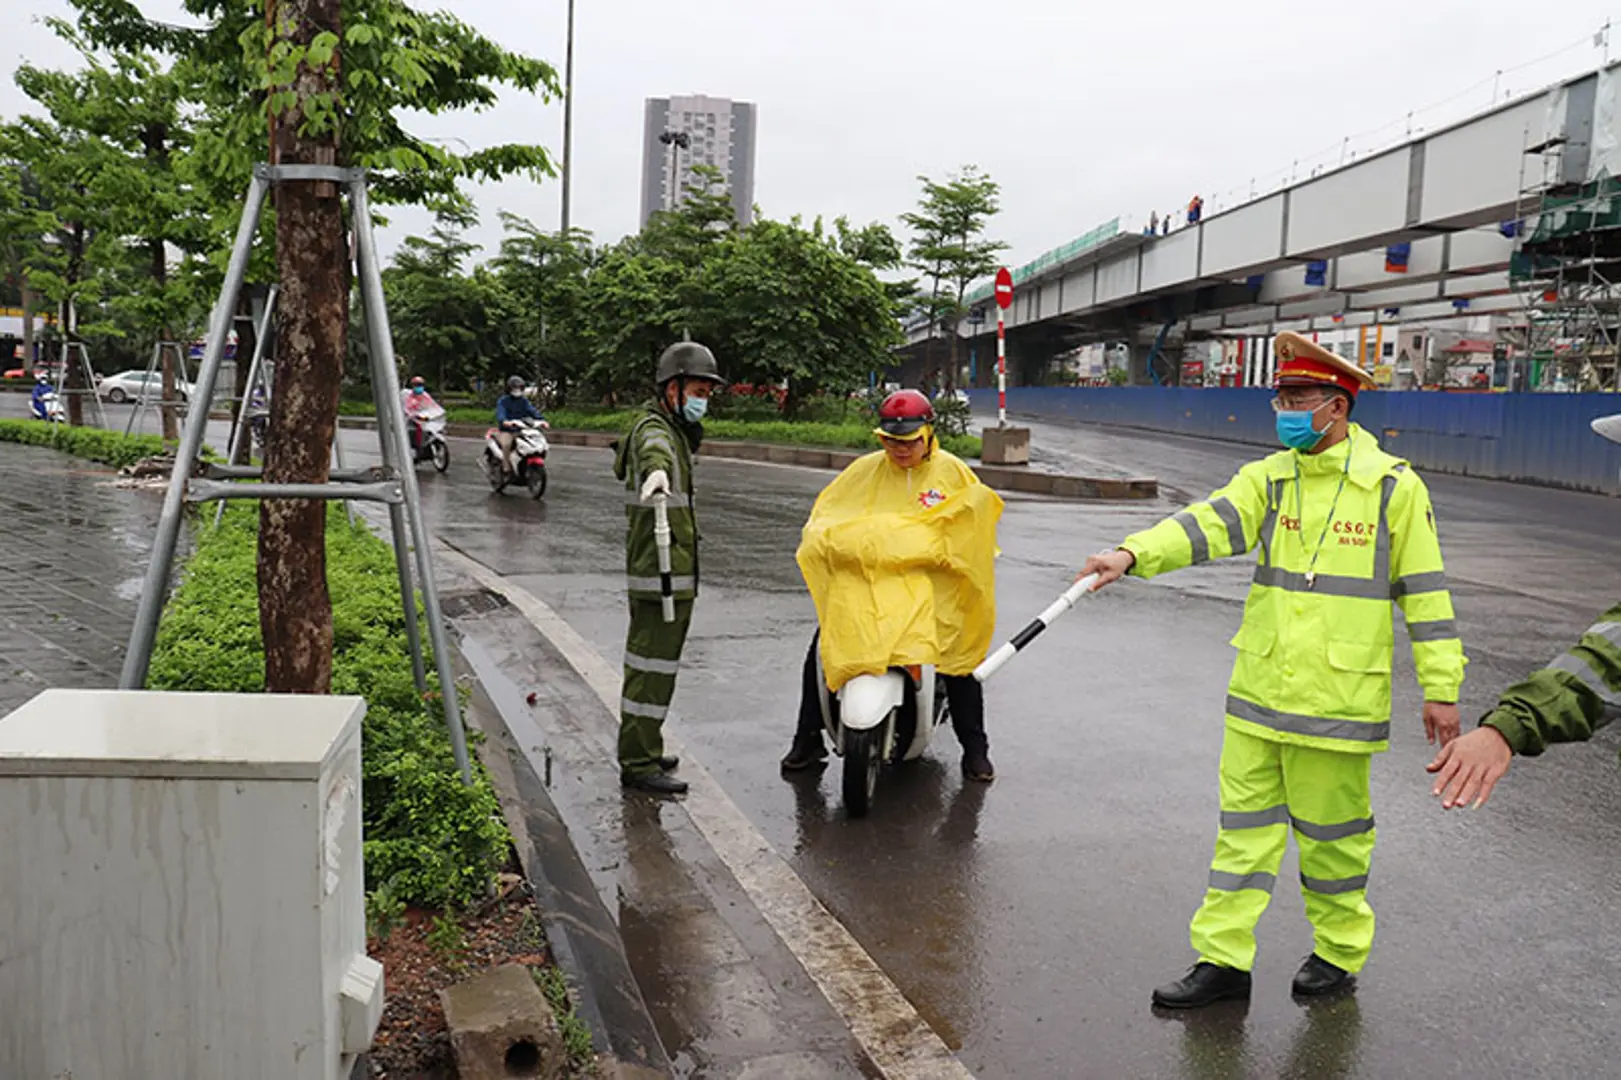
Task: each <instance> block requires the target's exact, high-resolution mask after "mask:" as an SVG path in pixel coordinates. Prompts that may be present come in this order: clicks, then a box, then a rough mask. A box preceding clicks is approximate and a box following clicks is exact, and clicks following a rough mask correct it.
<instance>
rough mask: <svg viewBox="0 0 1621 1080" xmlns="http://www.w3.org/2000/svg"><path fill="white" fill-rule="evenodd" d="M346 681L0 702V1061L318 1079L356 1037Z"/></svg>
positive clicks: (359, 955)
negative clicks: (313, 691) (11, 704)
mask: <svg viewBox="0 0 1621 1080" xmlns="http://www.w3.org/2000/svg"><path fill="white" fill-rule="evenodd" d="M365 711H366V704H365V702H364V701H363V700H361V699H360V698H355V697H293V696H270V695H238V694H165V693H146V692H125V691H111V690H48V691H46V692H45V693H43V694H40V695H39V696H38V697H36V698H34V699H33V700H32V701H30V702H29V703H28V704H26V705H24V706H23V707H22V708H20V709H18V710H17V711H16V712H13V713H11V714H10V715H9V716H5V717H0V1077H3V1078H5V1080H56V1078H71V1080H256V1078H262V1080H337V1078H339V1077H347V1076H348V1075H349V1072H350V1070H351V1069H352V1068H353V1065H354V1062H355V1057H356V1055H357V1054H358V1053H359V1052H361V1051H363V1050H365V1049H367V1048H368V1047H369V1046H370V1044H371V1037H372V1034H373V1033H374V1032H375V1031H376V1028H377V1021H378V1018H379V1017H380V1015H381V1012H382V1004H383V1001H382V998H383V986H382V969H381V968H380V967H379V966H378V965H377V963H376V962H375V961H373V960H371V959H370V958H369V957H367V956H366V900H365V884H364V880H363V877H362V864H361V847H360V839H361V838H360V811H361V802H360V720H361V717H362V716H363V715H364V714H365Z"/></svg>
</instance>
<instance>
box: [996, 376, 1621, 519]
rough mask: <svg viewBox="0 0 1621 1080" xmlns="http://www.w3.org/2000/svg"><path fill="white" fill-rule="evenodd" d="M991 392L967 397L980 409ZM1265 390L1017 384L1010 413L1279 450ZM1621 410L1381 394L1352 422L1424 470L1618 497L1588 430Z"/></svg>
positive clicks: (1601, 400)
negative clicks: (1603, 493)
mask: <svg viewBox="0 0 1621 1080" xmlns="http://www.w3.org/2000/svg"><path fill="white" fill-rule="evenodd" d="M995 393H996V392H995V391H994V390H990V391H985V390H978V391H972V392H971V394H972V396H973V397H974V398H975V403H976V404H981V403H983V402H984V401H986V400H987V398H986V395H989V399H988V400H989V401H990V402H991V403H992V404H994V403H995ZM1270 397H1271V393H1270V391H1267V390H1264V389H1231V390H1223V389H1209V390H1193V389H1181V388H1156V387H1124V386H1123V387H1041V386H1029V387H1014V388H1011V389H1009V390H1008V411H1009V412H1012V413H1017V414H1021V415H1025V416H1030V417H1033V418H1037V419H1055V420H1070V421H1081V422H1088V423H1097V424H1116V425H1120V426H1123V427H1136V428H1148V429H1150V430H1153V431H1171V432H1177V433H1179V434H1184V435H1198V436H1203V437H1205V438H1214V439H1226V440H1229V441H1232V442H1241V443H1253V444H1255V445H1257V446H1276V445H1277V437H1276V435H1275V433H1274V430H1273V418H1272V408H1271V406H1270V405H1269V404H1268V399H1269V398H1270ZM1615 412H1621V397H1618V396H1617V395H1615V394H1441V393H1433V392H1431V393H1425V392H1422V391H1378V392H1374V393H1369V394H1365V395H1364V396H1363V397H1362V400H1361V401H1359V402H1358V403H1357V407H1356V420H1357V422H1358V423H1360V424H1361V425H1362V426H1363V427H1365V428H1367V429H1368V430H1369V431H1371V432H1373V433H1374V434H1376V435H1378V436H1379V441H1380V442H1381V443H1382V444H1383V445H1384V447H1385V449H1386V450H1389V451H1390V452H1391V453H1393V454H1396V455H1399V456H1401V457H1404V458H1406V459H1407V460H1408V461H1411V462H1412V463H1413V464H1414V465H1415V466H1416V467H1418V468H1420V469H1429V470H1432V471H1436V472H1448V473H1461V474H1463V475H1466V476H1480V477H1488V478H1491V479H1498V480H1520V481H1526V482H1529V483H1536V484H1545V485H1548V486H1551V487H1565V488H1577V489H1581V490H1585V491H1602V492H1606V493H1608V494H1611V495H1621V446H1617V445H1615V444H1614V443H1610V442H1607V441H1605V440H1603V439H1601V438H1599V437H1598V436H1597V435H1594V434H1593V432H1592V430H1591V429H1590V428H1589V427H1588V425H1589V423H1590V422H1591V421H1592V420H1593V419H1594V418H1595V417H1599V416H1607V415H1609V414H1610V413H1615Z"/></svg>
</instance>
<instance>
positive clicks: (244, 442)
mask: <svg viewBox="0 0 1621 1080" xmlns="http://www.w3.org/2000/svg"><path fill="white" fill-rule="evenodd" d="M236 313H237V315H238V316H242V315H246V316H248V317H247V318H246V319H242V318H238V320H237V323H236V325H237V326H239V327H241V329H239V330H238V331H237V332H236V365H235V368H236V385H235V386H233V387H232V389H231V397H232V399H233V400H232V401H231V423H232V425H233V430H234V428H235V426H237V425H241V424H246V423H247V420H246V419H245V418H244V417H243V415H242V414H243V412H244V411H245V410H246V409H247V407H248V375H249V371H248V368H249V366H250V365H251V363H252V360H253V352H254V350H255V349H256V348H258V346H259V324H258V323H256V322H254V321H253V301H252V300H251V299H250V298H249V297H248V290H247V289H243V290H242V291H241V292H240V293H239V294H237V298H236ZM238 438H239V439H240V440H241V441H240V443H239V445H238V446H237V448H236V455H235V456H234V457H232V459H231V464H233V465H246V464H247V463H248V460H249V458H250V457H252V455H253V436H252V434H251V433H249V432H246V431H244V432H241V433H239V435H238Z"/></svg>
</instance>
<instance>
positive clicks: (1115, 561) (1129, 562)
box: [1075, 551, 1137, 592]
mask: <svg viewBox="0 0 1621 1080" xmlns="http://www.w3.org/2000/svg"><path fill="white" fill-rule="evenodd" d="M1136 562H1137V556H1135V555H1133V554H1132V553H1131V552H1129V551H1100V552H1098V553H1097V554H1096V555H1088V556H1087V557H1086V565H1085V566H1083V567H1081V572H1080V573H1079V574H1076V575H1075V580H1076V581H1079V580H1081V578H1083V577H1085V576H1086V575H1088V574H1096V575H1097V576H1098V583H1097V584H1096V585H1094V586H1092V591H1093V592H1097V591H1098V590H1099V589H1101V588H1103V586H1105V585H1107V584H1109V582H1111V581H1119V580H1120V579H1121V578H1122V577H1124V576H1125V575H1126V572H1127V571H1129V570H1130V569H1131V568H1132V566H1134V565H1135V564H1136Z"/></svg>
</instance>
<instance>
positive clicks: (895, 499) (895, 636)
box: [782, 390, 1002, 783]
mask: <svg viewBox="0 0 1621 1080" xmlns="http://www.w3.org/2000/svg"><path fill="white" fill-rule="evenodd" d="M878 415H879V426H878V429H877V430H876V432H875V434H877V435H878V437H879V439H880V440H882V442H883V445H884V448H883V450H882V451H879V452H877V453H872V454H868V455H867V456H865V457H863V458H861V459H859V460H858V461H856V462H854V463H853V464H852V465H851V466H850V467H849V468H847V469H845V470H844V472H842V473H840V474H839V476H838V478H837V479H835V480H834V481H833V482H832V483H831V484H829V485H828V486H827V488H826V489H825V490H824V491H823V492H822V494H821V495H820V496H819V497H818V498H817V500H816V506H815V507H814V508H813V509H812V510H811V516H810V520H809V521H808V522H806V524H805V531H804V536H803V539H802V540H801V542H800V545H799V556H798V558H799V568H800V571H801V572H802V573H803V574H804V575H805V584H806V586H807V587H808V588H809V589H810V593H811V599H812V600H814V601H815V602H816V615H817V620H818V622H819V624H820V630H819V632H818V635H817V637H814V638H812V639H811V646H810V651H809V652H808V653H807V654H806V656H805V669H804V676H803V681H802V685H801V688H800V698H799V728H798V730H797V731H796V733H795V734H794V744H793V747H792V748H791V749H790V750H789V751H788V755H787V756H786V757H784V758H783V759H782V768H783V770H784V771H785V772H793V771H797V770H800V769H808V768H811V767H813V766H816V765H819V764H821V763H822V762H823V761H825V760H826V758H827V746H826V743H825V741H824V739H823V737H822V732H823V724H822V712H821V693H820V689H819V687H818V685H817V680H818V679H823V678H825V679H826V681H827V685H828V687H829V688H830V689H832V690H835V691H836V690H838V689H839V687H841V686H843V685H844V684H845V683H846V682H848V681H849V680H850V679H852V678H854V677H855V676H857V675H862V674H879V673H881V672H884V671H887V670H888V669H889V668H890V667H891V666H892V665H908V664H932V665H934V666H935V667H936V669H937V670H938V671H939V673H940V674H941V675H942V676H943V681H944V683H945V689H946V699H947V701H948V702H950V705H951V723H952V727H953V728H954V729H955V730H956V732H957V740H958V741H959V742H960V743H962V769H963V775H964V776H966V777H967V778H969V779H970V780H978V781H981V782H986V783H988V782H989V781H991V780H993V779H995V777H996V770H995V769H994V768H993V767H992V765H991V759H990V752H989V751H990V744H989V740H988V739H987V738H986V736H985V698H984V693H983V691H982V690H981V688H980V685H979V683H978V682H977V681H975V679H974V677H973V674H972V672H973V670H974V668H975V667H976V666H978V664H979V662H980V661H981V660H983V659H984V658H985V653H986V651H987V650H988V649H989V648H990V643H991V635H992V633H993V632H994V631H995V629H996V587H995V572H994V563H995V559H996V523H997V520H998V519H999V518H1000V517H1001V515H1002V500H1001V499H1000V498H999V497H998V496H997V495H996V493H995V492H993V491H991V490H990V489H989V488H987V487H985V485H984V484H982V483H980V481H979V477H977V476H975V475H974V472H973V470H972V469H970V468H969V467H968V466H967V465H965V464H963V462H962V461H961V460H960V459H959V458H957V457H955V456H953V455H952V454H949V453H947V452H946V451H945V450H942V449H941V448H940V444H939V443H938V442H936V441H935V438H934V409H933V407H932V406H931V405H930V404H929V400H928V398H926V397H924V396H923V395H922V394H920V393H918V392H917V391H916V390H901V391H898V392H896V393H894V394H891V395H890V396H889V397H888V398H886V399H885V400H884V403H883V405H882V406H880V407H879V410H878Z"/></svg>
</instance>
